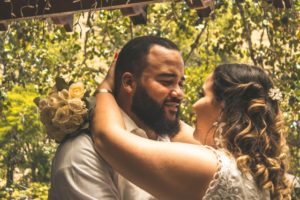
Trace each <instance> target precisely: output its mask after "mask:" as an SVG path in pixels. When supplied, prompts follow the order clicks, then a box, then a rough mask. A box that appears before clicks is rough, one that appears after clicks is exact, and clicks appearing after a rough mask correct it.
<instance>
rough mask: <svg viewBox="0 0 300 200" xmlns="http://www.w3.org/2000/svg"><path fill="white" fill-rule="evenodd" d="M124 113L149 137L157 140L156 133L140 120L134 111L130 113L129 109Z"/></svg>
mask: <svg viewBox="0 0 300 200" xmlns="http://www.w3.org/2000/svg"><path fill="white" fill-rule="evenodd" d="M125 113H126V114H127V115H128V116H129V117H130V118H131V119H132V120H133V121H134V122H135V123H136V125H137V126H138V127H139V128H141V129H143V130H144V131H145V132H146V134H147V136H148V138H149V139H151V140H157V134H156V133H155V132H154V131H153V130H152V129H151V128H149V126H147V125H146V124H145V123H144V122H142V121H141V120H140V119H139V118H138V117H137V116H136V115H135V114H134V113H132V112H131V111H130V112H126V111H125Z"/></svg>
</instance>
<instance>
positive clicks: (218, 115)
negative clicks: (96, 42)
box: [94, 64, 291, 200]
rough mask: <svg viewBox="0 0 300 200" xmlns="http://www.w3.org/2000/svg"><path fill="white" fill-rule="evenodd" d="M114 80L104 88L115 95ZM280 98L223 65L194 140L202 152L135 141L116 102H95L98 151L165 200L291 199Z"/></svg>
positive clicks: (209, 87)
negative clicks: (125, 126)
mask: <svg viewBox="0 0 300 200" xmlns="http://www.w3.org/2000/svg"><path fill="white" fill-rule="evenodd" d="M109 77H111V75H109V76H108V78H106V80H105V81H104V82H103V83H102V84H101V86H100V88H105V89H109V90H110V89H112V88H113V87H112V84H111V82H112V80H111V78H109ZM279 96H280V95H279V94H278V92H276V90H275V89H274V85H273V83H272V81H271V80H270V78H269V77H268V75H267V74H266V73H265V72H264V71H263V70H262V69H260V68H258V67H254V66H249V65H245V64H223V65H219V66H218V67H217V68H216V69H215V71H214V72H213V74H212V75H210V76H209V77H208V78H207V80H206V81H205V83H204V85H203V97H202V98H200V99H199V100H198V101H197V102H196V103H195V104H194V105H193V108H194V110H195V112H196V116H197V121H196V130H195V132H194V137H195V138H196V139H198V140H199V141H200V142H202V144H204V145H193V144H183V143H161V142H157V141H151V140H147V139H143V138H140V137H137V136H135V135H132V134H129V133H128V132H126V131H125V130H124V124H123V121H122V118H121V114H120V112H119V111H118V110H119V109H118V106H117V104H116V102H115V100H114V97H113V95H111V94H109V93H100V94H97V106H96V112H95V113H96V114H95V118H94V124H95V127H94V140H95V147H96V149H97V151H98V152H99V153H100V154H101V155H102V156H103V157H104V158H105V159H106V160H107V161H108V162H109V163H110V164H111V165H112V166H113V168H115V169H116V170H117V171H119V172H120V173H121V174H122V175H123V176H125V177H126V178H128V179H129V180H131V181H132V182H134V183H135V184H137V185H138V186H140V187H141V188H143V189H145V190H146V191H148V192H150V193H151V194H153V195H154V196H156V197H158V198H159V199H189V200H191V199H290V198H291V197H290V183H289V181H288V180H287V179H286V176H285V175H286V171H287V163H286V162H287V161H286V158H287V151H288V148H287V145H286V141H285V137H284V133H283V126H282V125H283V123H282V122H283V120H282V116H281V112H280V110H279V105H278V100H279V98H278V97H279Z"/></svg>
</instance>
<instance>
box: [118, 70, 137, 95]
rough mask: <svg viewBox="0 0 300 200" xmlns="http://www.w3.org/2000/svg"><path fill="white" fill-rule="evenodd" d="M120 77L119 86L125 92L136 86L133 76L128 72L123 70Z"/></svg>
mask: <svg viewBox="0 0 300 200" xmlns="http://www.w3.org/2000/svg"><path fill="white" fill-rule="evenodd" d="M121 79H122V80H121V87H123V88H124V90H125V91H126V92H127V93H132V91H134V90H135V88H136V80H135V78H134V76H133V75H132V74H131V73H130V72H125V73H124V74H123V75H122V77H121Z"/></svg>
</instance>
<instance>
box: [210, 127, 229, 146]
mask: <svg viewBox="0 0 300 200" xmlns="http://www.w3.org/2000/svg"><path fill="white" fill-rule="evenodd" d="M225 125H226V123H225V122H214V123H213V126H214V127H215V129H216V131H215V133H216V135H215V137H214V141H215V145H216V146H217V147H220V148H222V147H223V144H224V138H223V134H222V133H223V128H224V126H225Z"/></svg>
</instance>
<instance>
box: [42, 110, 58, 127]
mask: <svg viewBox="0 0 300 200" xmlns="http://www.w3.org/2000/svg"><path fill="white" fill-rule="evenodd" d="M55 112H56V109H54V108H51V107H45V108H44V109H43V110H41V113H40V118H41V121H42V123H43V124H44V125H45V126H47V125H50V124H52V118H53V117H54V115H55Z"/></svg>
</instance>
